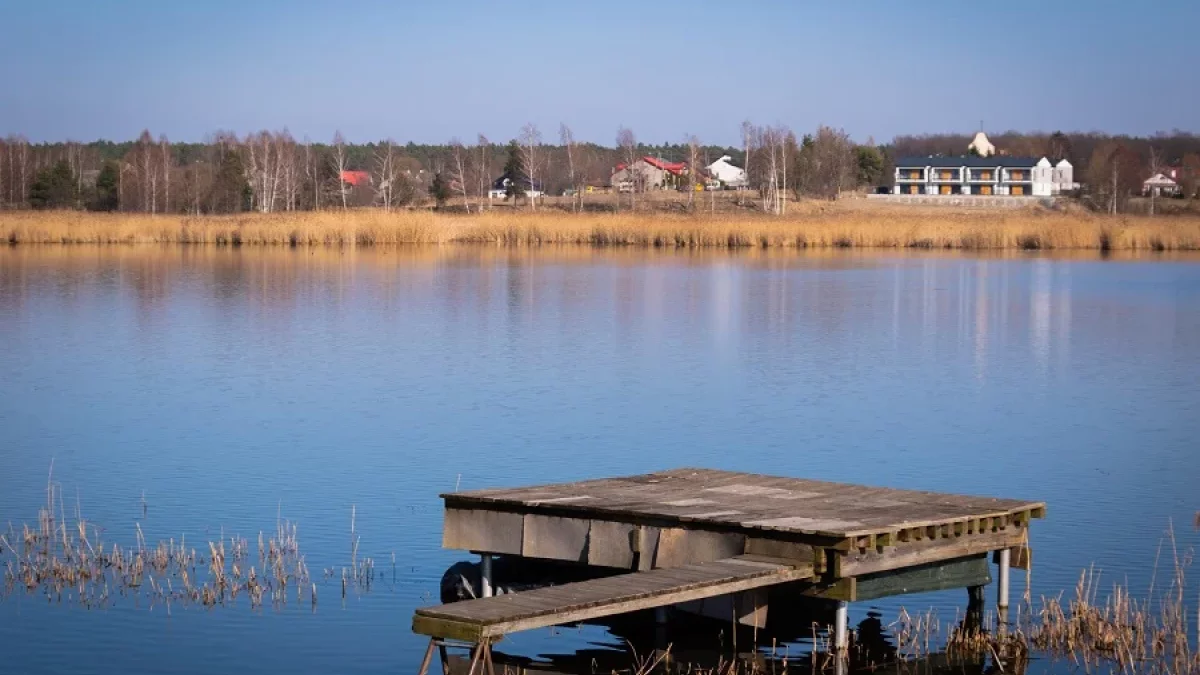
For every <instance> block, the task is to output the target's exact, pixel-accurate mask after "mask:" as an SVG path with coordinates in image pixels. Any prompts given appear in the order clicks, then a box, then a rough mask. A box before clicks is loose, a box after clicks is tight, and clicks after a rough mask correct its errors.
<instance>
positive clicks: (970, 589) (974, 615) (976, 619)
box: [963, 586, 987, 633]
mask: <svg viewBox="0 0 1200 675" xmlns="http://www.w3.org/2000/svg"><path fill="white" fill-rule="evenodd" d="M986 604H987V600H986V599H985V598H984V593H983V586H967V616H966V617H965V619H964V621H963V627H964V628H965V629H966V630H967V632H968V633H976V632H978V631H979V630H980V629H981V628H983V610H984V607H985V605H986Z"/></svg>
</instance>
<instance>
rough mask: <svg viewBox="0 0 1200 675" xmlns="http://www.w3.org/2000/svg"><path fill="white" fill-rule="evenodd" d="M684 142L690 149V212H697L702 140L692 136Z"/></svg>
mask: <svg viewBox="0 0 1200 675" xmlns="http://www.w3.org/2000/svg"><path fill="white" fill-rule="evenodd" d="M683 140H684V143H686V144H687V149H688V165H687V171H688V178H689V182H690V184H689V185H688V210H689V211H695V210H696V203H695V198H696V185H697V183H696V180H697V178H698V177H699V176H700V172H699V169H698V166H699V164H700V139H699V138H696V136H695V134H691V135H688V136H684V139H683Z"/></svg>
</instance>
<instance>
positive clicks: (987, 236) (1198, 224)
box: [0, 204, 1200, 251]
mask: <svg viewBox="0 0 1200 675" xmlns="http://www.w3.org/2000/svg"><path fill="white" fill-rule="evenodd" d="M0 241H7V242H9V243H10V244H49V243H56V244H116V243H181V244H224V245H282V246H371V245H385V244H446V243H459V242H461V243H489V244H497V245H505V246H530V245H539V244H583V245H592V246H642V247H723V248H731V247H764V248H765V247H799V248H805V247H817V248H820V247H830V248H832V247H845V248H850V247H871V248H920V249H973V250H998V249H1058V250H1070V249H1092V250H1158V251H1165V250H1200V218H1196V217H1190V216H1186V217H1185V216H1180V217H1172V218H1147V217H1134V216H1131V217H1122V218H1110V217H1104V216H1097V215H1093V214H1089V213H1080V212H1057V211H1045V210H1035V209H1029V210H1019V211H1009V210H974V211H953V210H950V209H947V208H920V207H908V206H896V205H879V206H873V207H870V208H866V207H862V206H854V205H849V206H842V205H840V204H834V205H820V206H817V205H807V206H805V205H799V206H797V207H794V208H793V211H792V213H791V214H789V215H787V216H784V217H780V218H775V217H770V216H765V215H762V214H754V213H749V214H717V215H715V216H707V215H695V216H692V215H678V214H664V213H652V214H634V213H615V214H591V213H589V214H564V213H524V212H517V211H512V210H507V209H506V210H499V209H497V210H495V211H489V212H486V213H483V214H472V215H464V214H441V213H434V212H429V211H402V212H393V213H385V212H383V211H381V210H375V209H359V210H352V211H348V212H341V211H323V212H316V213H288V214H257V213H256V214H241V215H230V216H179V215H171V216H163V215H159V216H150V215H144V214H91V213H79V212H10V213H5V214H3V215H0Z"/></svg>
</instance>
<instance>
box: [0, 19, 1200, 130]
mask: <svg viewBox="0 0 1200 675" xmlns="http://www.w3.org/2000/svg"><path fill="white" fill-rule="evenodd" d="M0 25H3V26H4V27H5V28H4V36H5V37H4V39H3V40H2V41H0V82H3V84H2V85H0V133H10V132H20V133H25V134H26V135H27V136H29V137H30V138H31V139H32V140H35V141H42V140H60V139H65V138H73V139H80V140H91V139H94V138H99V137H103V138H111V139H127V138H132V137H134V136H135V135H136V134H137V133H138V132H140V131H141V129H143V128H149V129H150V130H151V131H152V132H153V133H155V134H158V133H165V134H167V135H168V136H169V137H170V138H171V139H173V140H200V139H202V138H203V137H204V135H205V134H206V133H209V132H211V131H213V130H216V129H232V130H234V131H237V132H238V133H245V132H248V131H252V130H257V129H264V128H265V129H281V128H284V127H287V128H288V129H290V130H291V131H292V133H293V134H294V135H295V136H297V137H298V138H304V137H306V136H307V137H310V138H312V139H314V140H327V139H328V138H330V137H331V136H332V135H333V133H334V131H335V130H338V129H340V130H341V131H342V132H343V133H344V134H345V135H346V137H347V138H348V139H350V140H352V141H368V140H379V139H382V138H393V139H395V140H398V141H401V142H404V141H408V140H414V141H417V142H435V143H436V142H444V141H446V140H449V139H450V138H451V137H454V136H458V137H461V138H463V139H464V140H467V139H474V137H475V135H476V134H477V133H479V132H483V133H485V134H487V135H488V136H489V137H491V138H492V139H493V140H506V139H508V138H511V137H512V136H514V135H516V134H517V132H518V130H519V129H520V127H521V126H522V125H523V124H524V123H526V122H533V123H536V124H537V125H539V126H540V127H541V129H542V131H543V134H544V135H545V136H546V137H547V140H550V139H551V138H556V137H557V130H558V125H559V123H560V122H567V123H568V124H570V125H571V126H572V127H573V128H574V129H575V132H576V135H577V136H578V137H580V138H583V139H586V140H592V141H596V142H599V143H603V144H606V145H611V144H612V143H613V140H614V137H615V134H616V129H617V127H618V125H622V124H624V125H626V126H628V127H630V128H632V129H633V130H634V131H635V132H636V133H637V136H638V138H639V139H640V140H643V141H647V142H662V141H679V140H680V139H681V138H682V136H683V134H684V133H685V132H686V133H694V134H697V135H698V136H699V137H700V139H701V140H702V141H705V142H712V143H722V144H726V143H736V141H737V136H738V125H739V124H740V123H741V121H742V120H744V119H747V118H749V119H752V120H754V121H756V122H760V123H783V124H787V125H789V126H791V127H792V128H793V129H796V130H798V131H806V130H809V129H812V128H815V127H816V126H817V125H818V124H831V125H834V126H839V127H843V128H845V129H846V130H847V131H848V132H850V134H851V135H853V136H854V137H855V138H856V139H858V140H865V139H866V138H867V137H869V136H873V137H874V138H875V139H877V140H879V141H884V140H887V139H890V138H891V137H892V136H894V135H896V134H899V133H931V132H943V131H959V132H970V131H974V130H975V129H976V128H977V127H978V126H979V124H980V121H981V120H982V122H983V124H984V126H985V128H987V129H988V130H991V131H1003V130H1007V129H1019V130H1047V131H1050V130H1055V129H1064V130H1080V131H1088V130H1101V131H1109V132H1115V133H1131V134H1146V133H1152V132H1154V131H1158V130H1171V129H1173V128H1181V129H1187V130H1192V131H1196V130H1200V87H1197V86H1196V85H1195V83H1194V78H1195V63H1196V53H1197V52H1196V47H1195V44H1196V43H1197V41H1198V38H1197V33H1196V31H1197V26H1198V25H1200V2H1197V1H1196V0H1169V1H1168V0H1163V1H1161V2H1148V3H1140V2H1133V1H1132V0H1129V1H1125V2H1109V1H1107V0H1094V1H1091V2H1083V1H1078V2H1056V1H1054V0H1042V1H1033V0H1007V1H1005V2H988V3H980V2H976V1H974V0H957V1H955V2H933V1H931V2H904V3H900V2H883V1H880V2H858V3H852V2H831V1H826V2H819V3H818V2H800V1H795V2H782V1H781V2H768V1H762V2H755V1H752V0H747V1H744V2H737V1H731V0H726V1H724V2H701V1H692V2H673V1H669V0H658V1H651V2H647V1H644V0H643V1H641V2H637V1H627V0H609V1H608V2H602V3H599V2H593V3H583V2H561V1H560V2H537V1H521V0H511V1H507V2H495V1H493V2H474V1H472V0H461V1H448V0H444V1H437V0H430V1H428V2H404V1H400V0H396V1H393V2H374V1H372V0H362V1H354V0H352V1H350V2H345V1H343V2H336V3H334V2H329V3H318V2H306V1H304V0H258V1H254V0H242V1H241V2H229V1H226V0H208V1H205V2H184V1H182V0H172V1H170V2H165V1H163V0H156V1H153V2H150V1H143V0H136V1H126V2H120V1H118V0H111V1H109V2H97V1H96V0H39V1H31V0H20V1H18V0H0Z"/></svg>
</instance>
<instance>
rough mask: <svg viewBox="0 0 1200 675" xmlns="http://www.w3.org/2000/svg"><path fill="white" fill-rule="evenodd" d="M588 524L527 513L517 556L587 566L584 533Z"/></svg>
mask: <svg viewBox="0 0 1200 675" xmlns="http://www.w3.org/2000/svg"><path fill="white" fill-rule="evenodd" d="M590 529H591V521H590V520H585V519H582V518H559V517H557V516H543V515H538V514H535V513H530V514H527V515H526V516H525V520H524V529H523V535H522V542H521V555H523V556H525V557H527V558H548V559H551V560H571V561H575V562H587V544H588V530H590Z"/></svg>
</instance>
